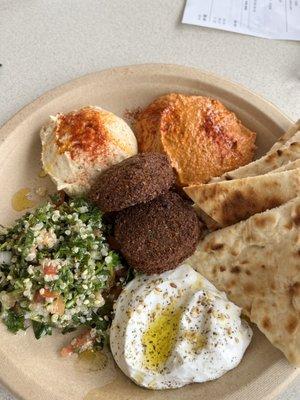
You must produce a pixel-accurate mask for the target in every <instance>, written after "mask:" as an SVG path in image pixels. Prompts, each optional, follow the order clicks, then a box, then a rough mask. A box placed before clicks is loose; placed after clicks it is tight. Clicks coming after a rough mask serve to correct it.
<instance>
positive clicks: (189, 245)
mask: <svg viewBox="0 0 300 400" xmlns="http://www.w3.org/2000/svg"><path fill="white" fill-rule="evenodd" d="M114 236H115V239H116V241H117V242H118V245H119V249H120V251H121V253H122V254H123V256H124V257H125V259H126V260H127V262H128V264H129V265H130V266H131V267H133V268H135V269H136V270H137V271H140V272H143V273H145V274H156V273H161V272H163V271H167V270H169V269H173V268H175V267H177V266H178V265H179V264H180V263H181V262H182V261H183V260H185V259H186V258H187V257H188V256H190V255H192V254H193V253H194V251H195V249H196V245H197V243H198V240H199V238H200V223H199V221H198V218H197V215H196V213H195V211H194V209H193V208H192V207H191V206H190V205H189V204H188V203H186V202H185V201H184V200H183V199H182V198H181V197H180V196H179V195H178V194H176V193H174V192H168V193H166V194H164V195H161V196H159V197H158V198H156V199H155V200H152V201H151V202H149V203H146V204H138V205H136V206H134V207H130V208H127V209H125V210H123V211H120V212H119V213H118V214H117V217H116V221H115V227H114Z"/></svg>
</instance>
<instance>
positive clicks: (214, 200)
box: [184, 168, 300, 229]
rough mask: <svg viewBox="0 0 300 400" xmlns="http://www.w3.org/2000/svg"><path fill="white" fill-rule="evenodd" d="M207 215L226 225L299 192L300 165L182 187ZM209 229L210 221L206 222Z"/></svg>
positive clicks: (272, 206)
mask: <svg viewBox="0 0 300 400" xmlns="http://www.w3.org/2000/svg"><path fill="white" fill-rule="evenodd" d="M184 191H185V192H186V194H187V195H188V196H189V197H190V198H191V199H192V200H193V201H194V203H195V204H196V206H197V207H198V208H200V209H201V210H202V211H203V212H204V213H205V215H206V216H209V217H210V218H211V219H212V220H214V221H215V222H216V227H225V226H229V225H232V224H235V223H237V222H239V221H242V220H244V219H247V218H249V217H250V216H251V215H254V214H256V213H259V212H262V211H265V210H268V209H271V208H274V207H278V206H280V205H281V204H283V203H286V202H287V201H289V200H291V199H293V198H295V197H297V196H300V168H297V169H292V170H288V171H283V172H277V173H272V174H266V175H259V176H253V177H250V178H242V179H234V180H232V181H222V182H215V183H208V184H200V185H192V186H188V187H186V188H184ZM209 227H210V229H212V227H211V225H210V226H209Z"/></svg>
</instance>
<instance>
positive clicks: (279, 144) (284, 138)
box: [268, 119, 300, 153]
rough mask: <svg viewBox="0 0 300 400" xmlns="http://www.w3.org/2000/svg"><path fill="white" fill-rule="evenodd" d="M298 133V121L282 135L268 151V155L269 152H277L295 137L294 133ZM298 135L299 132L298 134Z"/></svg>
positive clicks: (299, 122)
mask: <svg viewBox="0 0 300 400" xmlns="http://www.w3.org/2000/svg"><path fill="white" fill-rule="evenodd" d="M299 131H300V119H299V120H298V121H297V122H296V123H295V124H293V125H292V126H291V127H290V128H289V129H288V130H287V131H286V132H285V134H283V135H282V136H281V137H280V138H279V140H278V141H277V142H276V143H274V144H273V146H272V147H271V149H270V150H269V151H268V153H270V152H271V151H274V150H277V149H279V148H280V147H282V146H283V145H284V144H286V143H287V142H289V141H290V139H291V138H292V137H293V136H295V134H296V133H298V132H299ZM299 133H300V132H299ZM298 140H299V139H298Z"/></svg>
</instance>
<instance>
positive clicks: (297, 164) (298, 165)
mask: <svg viewBox="0 0 300 400" xmlns="http://www.w3.org/2000/svg"><path fill="white" fill-rule="evenodd" d="M296 168H300V159H299V160H296V161H290V162H288V163H287V164H285V165H283V166H282V167H279V168H276V169H273V171H271V172H268V173H269V174H274V173H276V172H282V171H289V170H291V169H296Z"/></svg>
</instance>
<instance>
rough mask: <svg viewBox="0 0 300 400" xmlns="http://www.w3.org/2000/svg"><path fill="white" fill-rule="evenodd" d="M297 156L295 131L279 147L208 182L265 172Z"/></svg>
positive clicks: (298, 140)
mask: <svg viewBox="0 0 300 400" xmlns="http://www.w3.org/2000/svg"><path fill="white" fill-rule="evenodd" d="M299 158H300V132H297V133H296V134H295V135H294V136H292V137H291V138H290V139H289V140H288V141H287V142H286V144H285V145H283V146H281V147H280V148H278V149H276V150H272V151H270V152H269V153H267V154H266V155H264V156H263V157H261V158H259V159H258V160H255V161H253V162H252V163H250V164H247V165H244V166H242V167H240V168H237V169H235V170H233V171H229V172H226V173H225V174H223V175H221V176H220V177H216V178H212V179H211V180H210V181H209V183H211V182H221V181H225V180H232V179H238V178H247V177H249V176H257V175H263V174H267V173H269V172H271V171H272V170H274V169H277V168H280V167H282V166H283V165H286V164H287V163H289V162H291V161H296V160H298V159H299Z"/></svg>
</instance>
